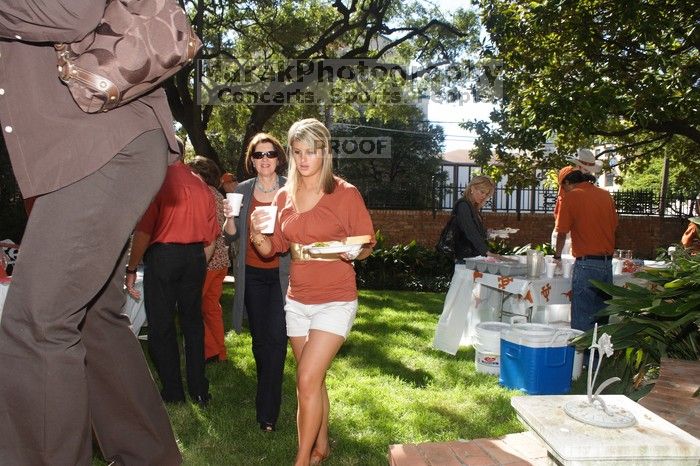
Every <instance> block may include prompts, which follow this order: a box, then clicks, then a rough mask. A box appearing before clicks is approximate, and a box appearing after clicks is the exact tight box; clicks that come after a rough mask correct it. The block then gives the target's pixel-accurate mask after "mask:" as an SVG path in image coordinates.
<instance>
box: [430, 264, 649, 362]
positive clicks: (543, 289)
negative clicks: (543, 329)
mask: <svg viewBox="0 0 700 466" xmlns="http://www.w3.org/2000/svg"><path fill="white" fill-rule="evenodd" d="M632 280H635V281H636V279H634V278H633V277H632V275H631V274H629V273H625V274H622V275H614V276H613V282H614V283H615V284H616V285H624V284H625V283H627V282H629V281H632ZM570 303H571V278H566V277H562V276H556V275H555V276H554V277H553V278H547V277H545V276H542V277H541V278H536V279H529V278H526V277H521V276H513V277H510V276H505V275H495V274H490V273H485V272H479V271H476V270H472V269H468V268H467V267H466V266H465V265H463V264H457V265H455V271H454V275H453V276H452V284H451V285H450V289H449V291H448V292H447V296H446V297H445V304H444V306H443V311H442V315H441V316H440V319H439V321H438V324H437V327H436V329H435V337H434V340H433V347H434V348H435V349H439V350H442V351H444V352H446V353H449V354H456V353H457V350H458V349H459V347H460V346H467V345H472V344H473V342H474V336H475V334H476V326H477V325H478V324H479V323H481V322H493V321H501V320H506V321H507V320H508V319H509V318H510V317H511V316H523V318H525V319H526V320H529V318H530V316H531V315H532V313H533V310H537V311H539V312H546V311H547V309H548V306H551V305H553V304H565V305H568V304H570Z"/></svg>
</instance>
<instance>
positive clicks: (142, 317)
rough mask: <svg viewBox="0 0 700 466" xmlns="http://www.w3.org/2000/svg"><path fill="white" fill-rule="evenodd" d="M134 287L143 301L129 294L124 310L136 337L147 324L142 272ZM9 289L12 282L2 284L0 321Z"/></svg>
mask: <svg viewBox="0 0 700 466" xmlns="http://www.w3.org/2000/svg"><path fill="white" fill-rule="evenodd" d="M134 286H135V288H136V289H137V290H138V291H139V292H140V293H141V299H140V300H139V301H136V300H134V299H133V298H132V297H131V296H129V295H128V294H127V295H126V303H125V304H124V307H123V308H122V310H123V312H124V314H126V315H127V316H128V317H129V321H130V322H131V325H130V326H129V327H130V328H131V331H132V332H134V335H138V334H139V331H140V330H141V327H143V326H144V325H145V324H146V306H145V305H144V303H143V277H142V275H141V273H140V272H139V274H138V275H137V279H136V284H135V285H134ZM9 288H10V282H0V319H2V308H3V306H4V304H5V297H6V296H7V290H8V289H9Z"/></svg>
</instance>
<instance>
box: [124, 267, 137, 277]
mask: <svg viewBox="0 0 700 466" xmlns="http://www.w3.org/2000/svg"><path fill="white" fill-rule="evenodd" d="M126 274H127V275H135V274H136V269H130V268H129V266H128V265H127V266H126Z"/></svg>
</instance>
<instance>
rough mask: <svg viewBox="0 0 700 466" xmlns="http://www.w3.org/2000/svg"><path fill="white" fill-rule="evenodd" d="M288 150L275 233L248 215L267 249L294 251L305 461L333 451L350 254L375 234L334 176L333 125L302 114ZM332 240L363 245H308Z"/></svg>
mask: <svg viewBox="0 0 700 466" xmlns="http://www.w3.org/2000/svg"><path fill="white" fill-rule="evenodd" d="M288 150H289V153H290V157H289V179H288V181H287V184H286V185H285V186H284V187H283V188H282V189H280V191H279V192H278V193H277V196H276V198H275V201H274V203H273V204H275V205H277V207H278V211H277V217H276V219H275V229H274V233H273V234H272V235H265V234H262V233H261V227H262V226H263V225H264V224H265V223H266V222H267V221H268V220H269V216H268V215H267V214H265V213H263V212H260V211H256V212H253V214H252V215H251V232H250V236H251V241H252V243H253V244H254V245H255V248H256V249H257V250H258V251H259V252H260V254H262V255H263V256H269V255H272V254H275V253H283V252H286V251H287V250H289V251H290V252H291V255H292V263H291V267H290V277H289V278H290V280H289V289H288V291H287V301H286V305H285V312H286V320H287V335H288V336H289V340H290V342H291V345H292V351H293V352H294V357H295V359H296V361H297V397H298V408H297V409H298V411H297V432H298V451H297V455H296V459H295V462H294V464H295V465H296V466H305V465H309V464H319V463H321V462H322V461H323V460H324V459H325V458H327V457H328V455H329V453H330V445H329V441H328V412H329V407H330V405H329V401H328V392H327V391H326V384H325V378H326V371H327V370H328V368H329V367H330V365H331V363H332V362H333V358H334V357H335V355H336V353H337V352H338V350H339V349H340V347H341V346H342V344H343V342H344V341H345V339H346V338H347V336H348V334H349V332H350V327H351V326H352V323H353V321H354V319H355V314H356V312H357V287H356V283H355V269H354V268H353V265H352V261H353V260H355V259H364V258H366V257H367V256H369V255H370V253H371V252H372V248H373V246H374V244H375V243H376V240H375V238H374V233H373V232H374V229H373V227H372V220H371V218H370V216H369V212H368V211H367V208H366V207H365V203H364V201H363V200H362V196H361V195H360V193H359V191H358V190H357V188H355V187H354V186H352V185H351V184H349V183H347V182H346V181H344V180H342V179H340V178H338V177H335V176H333V171H332V170H333V159H332V153H331V147H330V133H329V132H328V129H327V128H326V127H325V126H324V125H323V124H322V123H321V122H320V121H318V120H316V119H314V118H309V119H305V120H301V121H297V122H296V123H294V124H293V125H292V127H291V128H290V129H289V134H288ZM360 236H362V238H360ZM351 237H356V238H351ZM331 241H339V242H347V243H357V244H358V246H356V248H355V250H353V251H346V252H340V253H332V254H316V255H315V254H312V253H310V252H309V251H308V249H307V248H305V247H304V246H308V245H312V244H314V243H321V245H317V246H321V247H322V244H323V243H329V242H331ZM360 243H361V246H360V245H359V244H360Z"/></svg>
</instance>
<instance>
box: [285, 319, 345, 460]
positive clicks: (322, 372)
mask: <svg viewBox="0 0 700 466" xmlns="http://www.w3.org/2000/svg"><path fill="white" fill-rule="evenodd" d="M289 340H290V342H291V345H292V351H293V352H294V358H295V359H296V361H297V400H298V407H297V435H298V438H299V443H298V445H299V446H298V451H297V456H296V460H295V461H294V465H295V466H308V465H309V463H310V459H311V453H312V451H313V450H315V451H316V452H317V454H316V456H318V455H324V456H325V455H326V454H327V453H328V450H329V448H330V447H329V445H328V412H329V408H330V403H329V401H328V392H327V391H326V382H325V380H326V371H327V370H328V368H329V367H330V365H331V363H332V362H333V358H334V357H335V355H336V353H337V352H338V350H339V349H340V347H341V346H342V344H343V342H344V341H345V340H344V339H343V337H341V336H340V335H336V334H333V333H329V332H324V331H322V330H311V331H310V332H309V336H308V337H290V339H289Z"/></svg>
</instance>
